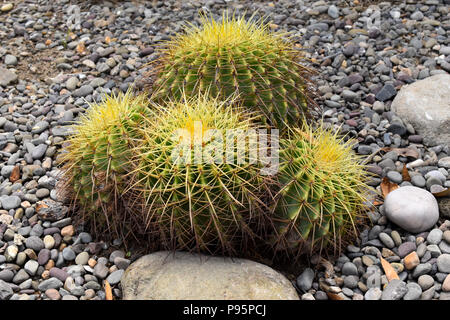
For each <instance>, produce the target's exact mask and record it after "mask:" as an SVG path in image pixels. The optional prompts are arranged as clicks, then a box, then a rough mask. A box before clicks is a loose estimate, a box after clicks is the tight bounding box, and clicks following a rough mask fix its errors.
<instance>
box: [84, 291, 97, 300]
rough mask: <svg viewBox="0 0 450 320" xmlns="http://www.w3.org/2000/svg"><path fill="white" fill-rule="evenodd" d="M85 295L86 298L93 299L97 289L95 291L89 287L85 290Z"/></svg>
mask: <svg viewBox="0 0 450 320" xmlns="http://www.w3.org/2000/svg"><path fill="white" fill-rule="evenodd" d="M84 297H85V298H86V299H92V298H93V297H95V291H94V290H93V289H87V290H86V291H85V292H84Z"/></svg>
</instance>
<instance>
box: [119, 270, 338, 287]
mask: <svg viewBox="0 0 450 320" xmlns="http://www.w3.org/2000/svg"><path fill="white" fill-rule="evenodd" d="M114 266H115V265H114ZM334 281H335V282H336V284H337V285H338V286H339V287H342V285H343V284H344V279H343V278H340V277H336V278H334Z"/></svg>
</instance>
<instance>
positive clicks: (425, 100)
mask: <svg viewBox="0 0 450 320" xmlns="http://www.w3.org/2000/svg"><path fill="white" fill-rule="evenodd" d="M391 110H392V111H394V112H395V113H397V115H398V116H399V117H400V118H402V119H403V120H406V121H407V122H409V123H410V124H411V125H412V126H413V127H414V129H415V130H416V131H417V132H418V133H419V134H420V135H422V136H423V141H424V143H426V144H428V145H436V144H444V145H450V74H437V75H434V76H432V77H429V78H426V79H423V80H419V81H416V82H414V83H412V84H410V85H405V86H403V87H402V88H401V90H400V91H399V93H398V94H397V96H396V97H395V99H394V101H393V102H392V105H391Z"/></svg>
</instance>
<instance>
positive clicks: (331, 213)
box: [62, 15, 367, 254]
mask: <svg viewBox="0 0 450 320" xmlns="http://www.w3.org/2000/svg"><path fill="white" fill-rule="evenodd" d="M300 58H301V57H300V54H299V53H298V51H296V50H294V49H293V46H292V43H291V42H290V41H289V40H286V38H285V37H284V35H283V34H280V33H273V32H270V31H269V28H268V26H267V24H266V23H264V21H262V20H260V21H257V22H252V21H246V20H244V18H235V17H231V18H230V17H229V16H228V15H224V16H223V18H222V20H221V21H215V20H213V19H207V18H204V21H203V25H202V26H200V27H195V26H192V25H191V26H190V27H189V28H188V29H187V30H185V33H184V34H181V35H177V36H176V37H175V38H174V39H173V40H171V41H169V42H168V43H167V46H166V47H165V49H164V51H163V55H162V58H161V59H160V60H159V68H158V69H157V72H156V74H157V76H158V78H157V80H156V82H155V84H154V87H153V95H152V96H151V97H150V99H149V98H147V96H145V95H138V96H133V95H132V94H131V92H127V93H126V94H121V95H119V96H112V97H108V98H106V99H105V100H104V101H103V102H101V103H99V104H94V105H92V106H91V107H90V109H89V110H88V111H87V114H86V115H85V116H83V117H82V118H81V120H80V122H79V124H77V125H76V126H75V134H74V135H73V136H72V137H71V138H70V139H69V140H68V141H67V147H66V148H65V149H64V150H63V154H62V160H63V163H64V166H63V172H64V181H65V183H66V190H69V191H70V194H71V195H72V200H73V202H74V204H75V206H76V208H75V209H76V210H75V211H76V215H78V216H81V217H82V220H85V221H86V220H88V221H91V222H92V224H93V226H94V227H95V230H93V232H94V233H97V234H100V233H102V235H103V236H107V235H111V234H113V236H116V237H117V236H121V237H122V238H126V237H127V236H129V235H133V236H135V237H136V236H137V235H138V234H142V235H146V234H151V235H152V236H151V237H149V238H148V239H152V240H151V241H154V242H157V245H154V244H153V245H152V247H154V248H158V247H160V248H161V247H163V248H166V249H167V248H171V249H197V250H199V251H208V252H214V251H218V250H221V251H222V252H223V253H228V254H233V253H235V254H236V253H238V254H243V253H244V252H245V251H246V249H245V248H246V247H247V245H248V244H249V243H250V241H252V242H253V243H254V242H255V241H259V243H264V244H265V248H266V249H268V248H269V247H271V246H273V247H276V248H285V249H287V250H288V251H293V252H297V253H304V252H306V251H308V252H312V251H315V250H316V249H321V248H322V247H325V246H328V245H329V244H335V245H339V242H340V239H341V238H342V237H343V236H345V235H346V234H348V233H352V232H353V231H355V224H356V221H357V220H358V219H359V217H360V215H361V213H362V212H363V211H364V210H365V199H366V191H367V186H366V185H365V183H364V181H365V180H366V174H365V171H364V168H363V166H362V165H361V164H360V159H359V157H358V156H356V155H355V154H354V153H353V151H352V148H351V144H350V142H344V139H343V138H339V137H338V135H337V134H336V133H333V132H332V131H331V130H326V129H324V128H323V127H322V126H319V127H318V128H317V129H312V126H311V125H308V124H306V123H307V121H306V120H307V118H308V116H310V115H311V110H312V109H313V108H314V103H312V102H311V101H310V100H311V97H312V96H313V93H312V92H313V90H311V88H310V83H309V80H308V79H309V78H308V77H309V75H310V71H309V70H307V69H306V68H305V67H303V66H302V65H301V64H300V63H299V61H300ZM257 127H261V128H264V129H266V128H267V127H270V128H272V129H273V128H276V129H281V130H283V132H284V133H283V134H282V139H281V140H280V150H279V156H280V165H279V171H278V173H277V174H276V175H274V176H265V175H264V174H263V173H262V172H263V170H262V166H263V164H262V162H261V161H260V160H261V159H254V158H253V157H255V155H259V154H260V153H259V152H257V150H253V149H251V148H258V147H260V145H259V146H257V145H251V144H250V142H249V141H250V140H248V143H246V144H245V146H246V148H247V149H245V151H244V159H243V161H242V158H241V161H236V159H237V157H238V154H239V155H240V156H242V150H241V149H239V147H238V145H239V144H238V143H237V142H239V141H238V140H239V139H240V138H239V137H236V136H229V135H227V134H226V135H225V136H223V135H222V136H217V135H216V134H217V133H218V132H219V133H221V134H223V133H226V132H227V130H234V131H233V132H238V131H239V130H240V132H247V139H250V138H251V137H250V136H249V135H248V133H249V132H254V134H256V131H252V130H249V129H255V128H257ZM299 128H301V129H299ZM254 139H257V138H256V137H254ZM227 140H229V141H232V142H233V143H231V144H230V143H227V142H229V141H227ZM253 141H255V140H253ZM218 142H223V144H225V145H227V147H229V146H230V145H231V146H232V147H231V149H227V152H231V154H232V155H233V160H234V161H231V162H230V161H229V158H226V156H225V155H224V154H223V153H221V152H220V150H219V149H217V148H218V147H219V148H220V146H223V144H220V143H219V144H218ZM234 142H236V143H234ZM205 150H208V151H213V152H212V153H206V154H208V155H209V156H211V155H214V156H213V157H208V156H207V157H206V158H205V155H206V154H205V153H204V151H205ZM222 151H223V149H222ZM253 151H255V152H253ZM199 157H200V158H199ZM221 157H222V159H221ZM268 233H271V234H272V238H270V237H269V236H268ZM269 239H271V240H269ZM272 239H274V240H273V241H272ZM124 240H126V239H124ZM268 251H270V250H268Z"/></svg>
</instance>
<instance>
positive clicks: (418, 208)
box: [384, 186, 439, 233]
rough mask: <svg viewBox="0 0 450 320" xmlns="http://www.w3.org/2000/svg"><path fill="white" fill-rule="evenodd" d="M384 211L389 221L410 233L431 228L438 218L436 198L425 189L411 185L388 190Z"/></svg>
mask: <svg viewBox="0 0 450 320" xmlns="http://www.w3.org/2000/svg"><path fill="white" fill-rule="evenodd" d="M384 211H385V214H386V217H387V218H388V219H389V220H390V221H392V222H393V223H395V224H396V225H398V226H399V227H401V228H402V229H404V230H406V231H409V232H411V233H420V232H423V231H426V230H428V229H431V228H432V227H433V226H434V225H435V224H436V222H437V221H438V219H439V207H438V203H437V201H436V198H435V197H434V196H433V195H432V194H431V193H430V192H428V191H427V190H424V189H421V188H417V187H412V186H405V187H401V188H398V189H395V190H394V191H391V192H389V194H388V195H387V196H386V199H385V201H384Z"/></svg>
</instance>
